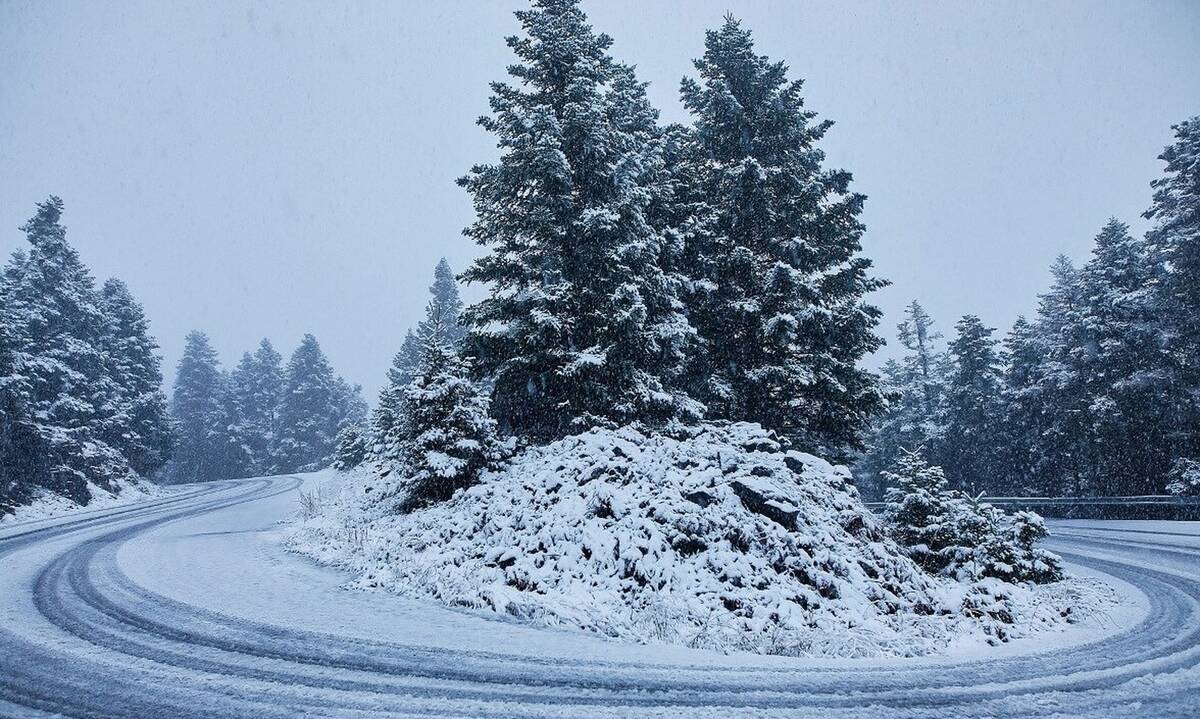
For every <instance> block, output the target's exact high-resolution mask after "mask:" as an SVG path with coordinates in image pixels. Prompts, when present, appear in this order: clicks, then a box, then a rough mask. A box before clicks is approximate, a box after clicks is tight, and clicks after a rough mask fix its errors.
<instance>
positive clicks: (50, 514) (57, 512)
mask: <svg viewBox="0 0 1200 719" xmlns="http://www.w3.org/2000/svg"><path fill="white" fill-rule="evenodd" d="M87 489H88V494H89V495H90V496H91V500H90V501H88V503H87V504H76V503H75V501H74V500H72V499H70V498H68V497H64V496H62V495H61V494H55V493H54V492H51V491H50V490H48V489H45V488H41V487H39V488H37V490H36V493H35V495H34V498H33V501H32V502H30V503H29V504H26V505H22V506H20V507H17V508H16V509H15V510H14V511H13V512H12V513H11V514H7V515H0V527H9V526H13V525H16V524H24V523H26V522H37V521H41V520H43V519H54V518H56V517H64V516H68V515H72V514H78V513H80V512H91V511H96V510H100V509H111V508H113V507H120V506H124V505H126V504H133V503H135V502H140V501H142V500H145V499H150V498H151V497H157V496H159V495H160V494H161V493H162V489H161V488H160V487H159V486H158V485H156V484H154V483H153V482H149V481H141V482H122V483H121V485H120V491H119V492H118V493H114V492H110V491H108V490H106V489H104V488H102V487H100V486H98V485H95V484H92V483H90V482H89V483H88V485H87Z"/></svg>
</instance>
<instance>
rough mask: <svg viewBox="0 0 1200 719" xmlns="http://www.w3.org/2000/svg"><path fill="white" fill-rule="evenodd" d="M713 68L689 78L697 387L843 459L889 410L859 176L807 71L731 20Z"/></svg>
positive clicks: (725, 406) (714, 412)
mask: <svg viewBox="0 0 1200 719" xmlns="http://www.w3.org/2000/svg"><path fill="white" fill-rule="evenodd" d="M695 65H696V69H697V71H698V73H699V79H698V80H693V79H685V80H684V81H683V83H682V90H681V94H682V98H683V103H684V106H685V107H686V108H687V109H688V110H689V111H690V112H691V113H692V116H693V118H694V125H695V129H694V133H693V138H692V145H693V147H692V150H691V152H690V153H689V154H690V164H691V167H690V170H689V171H688V172H686V173H684V175H683V176H684V177H685V178H686V179H687V182H688V185H689V186H688V187H687V190H686V197H685V199H683V200H682V201H683V202H684V203H685V204H687V205H690V206H691V207H692V212H693V215H694V218H695V220H694V226H693V227H692V228H691V230H690V232H689V234H688V237H689V243H690V247H689V249H688V250H687V253H686V255H687V258H688V260H689V274H690V275H691V276H692V277H693V279H694V284H693V287H694V288H695V290H696V291H694V292H693V293H691V298H690V305H691V313H690V316H691V318H692V321H693V323H694V324H695V325H696V327H697V329H698V330H699V333H700V336H701V337H702V339H703V341H704V348H703V350H702V351H701V352H699V353H697V355H696V357H697V360H698V362H697V366H696V367H695V368H694V369H693V377H695V378H696V379H697V380H698V381H699V382H701V383H702V386H700V387H698V388H696V390H695V392H696V394H697V395H698V396H699V397H700V398H701V399H702V401H704V402H705V403H706V404H707V405H708V409H709V415H710V416H712V417H717V418H724V419H731V420H747V421H753V422H759V423H761V424H763V425H764V426H766V427H769V428H772V429H776V430H780V431H782V432H784V433H786V434H787V435H790V436H792V437H794V438H795V439H796V440H798V442H799V445H800V446H801V447H803V448H805V449H807V450H809V451H817V452H821V453H824V454H826V455H831V456H841V455H843V454H844V450H845V449H846V448H848V447H854V446H857V444H858V441H857V436H858V434H859V432H860V431H861V430H863V429H865V427H866V426H867V424H868V422H869V420H870V418H871V417H872V415H874V414H875V413H876V412H877V411H879V410H880V409H882V407H883V404H884V396H883V392H882V391H881V389H880V387H879V381H878V378H877V377H875V376H874V375H873V374H871V373H869V372H867V371H865V370H863V369H862V368H860V367H858V360H859V359H861V358H862V357H864V356H865V355H867V354H869V353H870V352H872V351H874V350H875V349H877V348H878V347H879V346H880V345H881V344H882V341H881V339H880V338H879V337H877V336H876V335H875V334H874V328H875V326H876V325H877V323H878V318H879V316H880V313H879V310H878V309H876V308H875V307H873V306H871V305H869V304H866V303H865V302H864V299H863V298H864V297H865V295H866V294H867V293H868V292H871V291H873V290H875V289H877V288H879V287H881V286H882V285H883V284H884V283H883V282H881V281H879V280H876V279H873V278H871V277H869V276H868V274H867V272H868V269H869V268H870V262H869V261H868V260H867V259H865V258H863V257H862V256H861V255H860V250H861V248H860V238H861V236H862V232H863V226H862V223H861V222H860V221H859V219H858V216H859V214H860V213H861V210H862V205H863V201H864V197H863V196H862V195H860V194H857V193H852V192H850V191H849V185H850V179H851V177H850V174H849V173H848V172H845V171H841V170H828V169H824V168H823V167H822V164H823V162H824V153H823V152H822V151H821V150H820V149H818V148H817V146H816V143H817V141H819V140H820V139H821V138H822V136H824V134H825V132H826V131H827V130H828V128H829V127H830V125H831V123H830V122H828V121H825V122H815V121H814V120H815V113H812V112H810V111H808V110H806V109H805V108H804V100H803V96H802V94H801V82H800V81H798V80H796V81H789V80H788V79H787V67H786V66H785V65H784V64H783V63H773V62H770V61H769V60H768V58H766V57H763V56H760V55H756V54H755V52H754V44H753V41H752V38H751V35H750V33H749V31H747V30H744V29H742V27H741V26H740V24H739V23H738V21H737V20H735V19H733V18H732V17H727V18H726V21H725V24H724V25H723V26H722V27H721V28H720V29H719V30H714V31H709V32H708V34H707V37H706V41H705V52H704V56H703V57H702V58H701V59H700V60H697V61H696V63H695Z"/></svg>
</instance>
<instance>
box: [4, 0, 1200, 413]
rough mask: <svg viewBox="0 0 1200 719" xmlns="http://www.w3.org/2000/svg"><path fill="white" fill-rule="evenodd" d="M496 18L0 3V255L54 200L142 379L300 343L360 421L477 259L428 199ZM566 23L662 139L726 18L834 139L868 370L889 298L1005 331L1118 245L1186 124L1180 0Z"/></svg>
mask: <svg viewBox="0 0 1200 719" xmlns="http://www.w3.org/2000/svg"><path fill="white" fill-rule="evenodd" d="M517 7H520V3H519V2H518V1H517V0H502V1H501V2H486V3H485V2H470V3H466V2H463V3H452V2H422V3H398V2H381V3H366V2H355V3H345V4H332V3H310V2H278V3H262V2H256V3H253V4H252V6H251V5H244V4H240V3H237V4H225V3H219V2H195V3H184V2H174V1H169V2H161V1H160V0H153V1H147V2H142V1H137V0H126V1H123V2H120V3H104V2H83V1H82V0H81V1H77V2H69V3H68V2H43V1H39V2H12V1H11V0H0V251H2V252H3V253H4V255H5V256H6V255H7V254H8V253H9V252H10V251H11V250H13V249H15V248H17V247H19V246H21V245H22V244H23V236H22V234H21V233H19V232H18V231H17V229H16V228H17V227H18V226H19V225H21V224H22V223H23V222H24V221H25V220H26V219H27V218H28V217H29V216H30V215H32V214H33V211H34V204H35V203H36V202H37V201H39V200H42V199H44V198H45V197H46V196H47V195H49V194H52V193H53V194H58V195H60V196H61V197H62V198H63V200H64V201H65V203H66V214H65V223H66V224H67V226H68V237H69V239H70V240H71V241H72V242H73V243H74V244H75V246H76V247H78V248H79V250H80V252H81V253H82V255H83V258H84V261H85V262H87V264H88V265H89V266H91V267H92V269H93V270H94V272H95V274H96V275H97V277H98V278H99V279H103V278H105V277H108V276H114V275H115V276H118V277H120V278H122V279H124V280H125V281H126V282H128V284H129V285H130V287H131V288H132V290H133V292H134V293H135V294H136V296H137V297H138V298H140V299H141V300H142V302H143V303H144V304H145V306H146V311H147V313H148V314H149V317H150V320H151V323H152V328H153V331H154V333H155V334H156V336H157V337H158V339H159V341H160V343H161V344H162V347H163V354H164V357H165V359H166V362H167V366H166V369H167V373H168V375H172V374H173V373H174V365H175V363H176V362H177V360H178V357H179V352H180V349H181V346H182V340H183V336H184V334H185V333H186V332H187V331H188V330H190V329H192V328H200V329H203V330H205V331H207V332H208V333H209V334H210V335H211V336H212V338H213V340H214V342H215V344H216V346H217V348H218V349H219V351H220V352H221V355H222V358H223V360H224V361H225V362H226V363H227V364H228V363H233V362H236V359H237V357H238V356H239V355H240V353H241V352H242V350H244V349H247V348H251V347H253V346H254V345H255V344H256V343H257V341H258V339H259V338H260V337H262V336H264V335H265V336H268V337H270V338H271V339H272V340H273V341H275V343H276V345H277V346H278V347H279V348H280V350H281V351H283V352H284V353H285V354H287V353H289V352H290V351H291V349H292V348H293V347H294V346H295V345H296V344H297V343H298V341H299V339H300V336H301V335H302V334H303V333H304V332H313V333H314V334H316V335H317V337H318V338H319V339H320V341H321V343H322V345H323V347H324V348H325V350H326V352H327V354H328V355H329V356H330V359H331V360H332V362H333V363H334V365H335V367H336V368H337V369H338V371H340V372H341V373H343V374H345V375H346V377H347V378H348V379H350V380H352V381H355V382H361V383H362V384H363V385H364V386H365V388H366V389H367V391H368V394H369V396H370V398H371V399H374V394H375V392H376V390H377V389H378V387H379V386H380V385H381V384H382V381H383V379H384V371H385V369H386V367H387V365H388V362H389V361H390V358H391V356H392V354H393V353H394V352H395V351H396V349H397V348H398V347H399V344H400V340H401V338H402V336H403V333H404V330H405V329H406V328H407V327H408V326H409V325H411V324H413V323H414V322H415V321H416V320H417V319H418V317H419V314H420V313H421V311H422V307H423V304H424V301H425V296H426V287H427V286H428V284H429V282H430V279H431V275H432V270H433V266H434V264H435V263H436V261H437V259H438V258H439V257H441V256H445V257H447V258H448V259H449V260H450V262H451V264H452V265H453V266H454V268H455V269H456V270H457V269H461V268H462V267H463V266H464V265H465V264H466V263H467V262H468V261H469V260H470V259H471V258H472V257H473V256H475V254H476V252H477V248H476V247H475V246H474V245H473V244H471V243H470V242H469V241H467V240H466V239H465V238H463V237H462V236H461V230H462V228H463V227H464V226H465V225H466V224H467V223H468V222H469V221H470V219H471V207H470V203H469V201H468V198H467V196H466V193H464V192H463V191H462V190H461V189H460V188H458V187H457V186H456V185H455V184H454V179H455V178H456V177H458V176H459V175H461V174H463V173H464V172H465V171H466V170H467V169H468V168H469V167H470V166H471V165H472V164H473V163H476V162H480V161H486V160H488V159H490V158H491V157H492V156H493V155H494V150H493V146H494V143H493V141H492V138H491V137H490V136H488V135H487V134H486V133H485V132H484V131H483V130H482V129H481V128H478V127H476V126H475V124H474V121H475V119H476V117H477V116H478V115H480V114H481V113H483V112H485V111H486V109H487V97H488V82H489V81H492V80H497V79H502V78H503V77H504V67H505V65H506V64H507V63H509V62H510V61H511V60H512V56H511V54H510V52H509V50H508V49H507V47H506V46H505V44H504V40H503V38H504V36H505V35H508V34H511V33H512V32H514V31H515V30H516V28H517V24H516V21H515V19H514V18H513V17H512V15H511V11H512V10H513V9H516V8H517ZM584 7H585V9H586V10H587V11H588V12H589V14H590V16H591V19H592V22H593V24H594V26H595V27H596V28H597V29H599V30H602V31H604V32H607V33H609V34H610V35H612V36H614V37H615V38H616V44H615V46H614V53H615V55H616V56H617V57H618V59H620V60H622V61H626V62H631V63H635V64H636V65H637V66H638V68H639V72H640V74H641V77H642V78H643V79H644V80H648V81H650V82H651V83H652V85H651V96H652V98H653V100H654V101H655V102H656V104H657V105H658V106H659V108H660V109H661V110H662V113H663V117H664V119H667V120H682V119H685V118H684V115H683V113H682V110H681V108H680V105H679V101H678V94H677V92H678V86H679V80H680V78H681V77H682V76H683V75H684V74H686V73H689V72H690V71H691V69H692V68H691V63H690V60H691V59H692V58H694V57H697V56H698V55H700V54H701V52H702V44H703V37H704V35H703V33H704V29H705V28H708V27H713V26H715V25H717V24H719V23H720V22H721V18H722V16H723V15H724V14H725V12H727V11H729V12H732V13H734V14H735V15H737V16H739V17H741V18H742V19H743V20H744V22H745V24H746V25H747V26H748V27H749V28H751V29H752V30H754V32H755V35H756V38H757V41H758V49H759V51H760V52H762V53H765V54H767V55H770V56H771V57H772V58H775V59H782V60H785V61H787V63H788V64H789V65H790V67H791V69H792V73H793V75H794V76H798V77H803V78H805V81H806V88H807V98H808V105H809V107H811V108H812V109H814V110H816V111H817V112H818V113H820V114H821V116H822V117H824V118H829V119H832V120H834V121H835V122H836V123H837V124H836V125H835V126H834V128H833V129H832V130H831V131H830V133H829V134H828V136H827V138H826V140H825V142H824V144H823V147H824V149H825V150H826V151H827V153H828V156H829V159H830V161H831V164H832V165H835V166H840V167H844V168H845V169H848V170H850V171H851V172H853V174H854V177H855V183H854V187H855V189H856V190H858V191H859V192H863V193H865V194H866V195H867V196H868V201H867V205H866V212H865V222H866V225H867V235H866V239H865V245H866V253H867V255H868V256H869V257H871V258H872V259H873V260H874V261H875V262H876V266H877V270H878V273H879V275H881V276H883V277H886V278H887V279H889V280H891V281H892V283H893V284H892V286H891V287H889V288H888V289H886V290H884V291H882V292H879V293H878V294H877V295H875V298H874V299H875V301H876V302H877V303H878V304H879V305H880V306H881V307H882V308H883V309H884V311H885V313H886V316H885V320H884V325H883V327H882V330H883V332H884V334H885V335H886V336H887V338H888V339H889V341H890V342H891V344H892V349H894V345H895V342H894V334H895V333H894V325H895V323H896V322H897V320H898V314H899V311H900V309H901V308H902V307H903V305H904V304H906V303H907V302H908V301H910V300H911V299H913V298H919V299H920V300H921V301H922V302H923V303H924V304H926V306H927V307H928V309H929V310H930V311H931V312H932V314H933V315H934V317H935V319H936V320H937V321H938V322H939V323H940V325H941V327H942V329H943V330H948V329H949V328H950V327H951V326H952V324H953V322H954V320H955V318H956V317H957V316H959V315H961V314H963V313H968V312H969V313H975V314H979V315H981V316H982V317H983V318H984V320H985V321H986V322H987V323H989V324H991V325H994V326H999V327H1000V328H1001V330H1003V329H1004V328H1005V327H1006V326H1007V325H1009V324H1010V323H1011V322H1012V320H1013V319H1014V318H1015V317H1016V316H1017V315H1018V314H1020V313H1028V312H1030V311H1031V310H1032V309H1033V308H1034V307H1035V305H1036V294H1037V293H1038V292H1039V291H1041V290H1043V289H1044V287H1045V285H1046V282H1047V273H1046V267H1047V266H1048V265H1049V263H1050V261H1051V260H1052V259H1053V258H1054V256H1055V255H1057V254H1059V253H1065V254H1067V255H1069V256H1071V257H1073V258H1077V259H1084V258H1086V256H1087V253H1088V250H1089V246H1090V242H1091V239H1092V237H1093V236H1094V235H1095V234H1096V232H1097V231H1098V230H1099V229H1100V227H1101V225H1103V224H1104V222H1105V220H1106V219H1107V218H1108V217H1109V216H1113V215H1115V216H1117V217H1119V218H1121V219H1123V220H1126V221H1128V222H1130V223H1131V224H1132V225H1133V226H1134V227H1135V229H1138V230H1139V231H1140V230H1142V229H1144V227H1145V224H1144V223H1143V221H1141V220H1140V218H1139V214H1140V212H1141V211H1142V210H1144V209H1145V208H1146V206H1147V205H1148V204H1149V200H1150V189H1149V182H1150V180H1152V179H1154V178H1155V177H1157V176H1158V175H1159V174H1160V172H1161V167H1162V163H1161V162H1159V161H1158V160H1156V159H1155V158H1156V156H1157V155H1158V153H1159V152H1160V151H1161V149H1162V147H1163V146H1164V145H1166V144H1167V143H1168V142H1169V141H1170V139H1171V131H1170V125H1171V124H1172V123H1174V122H1178V121H1180V120H1183V119H1184V118H1186V117H1188V116H1189V115H1192V114H1196V113H1200V79H1198V78H1200V3H1197V2H1192V1H1189V0H1180V1H1178V2H1134V1H1133V0H1128V1H1120V2H1089V3H1077V2H1062V1H1058V2H1050V3H1044V2H1028V3H1015V2H990V3H975V2H971V3H964V2H948V3H878V4H877V3H845V2H759V1H757V0H719V1H716V2H714V1H710V0H702V1H697V0H688V2H675V3H666V2H662V3H654V2H646V1H645V0H640V1H624V0H623V1H614V0H603V2H601V1H600V0H592V2H586V3H585V6H584ZM478 295H479V290H478V289H474V290H472V289H468V290H467V296H468V298H470V297H477V296H478ZM885 352H887V350H885ZM876 361H878V360H877V359H876Z"/></svg>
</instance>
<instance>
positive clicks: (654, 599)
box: [288, 424, 1075, 656]
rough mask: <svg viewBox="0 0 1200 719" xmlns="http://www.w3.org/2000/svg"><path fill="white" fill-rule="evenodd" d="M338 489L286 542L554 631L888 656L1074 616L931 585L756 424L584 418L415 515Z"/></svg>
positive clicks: (366, 482)
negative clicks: (1026, 621)
mask: <svg viewBox="0 0 1200 719" xmlns="http://www.w3.org/2000/svg"><path fill="white" fill-rule="evenodd" d="M346 482H347V483H346V484H344V485H343V491H344V493H345V494H343V496H341V497H340V498H339V497H325V498H323V499H319V500H318V502H317V504H318V505H319V506H317V508H316V510H315V511H311V512H308V513H307V516H306V517H305V518H304V520H303V522H302V523H299V524H297V526H296V527H295V528H294V529H293V531H292V532H291V534H290V537H289V539H288V542H289V545H290V546H291V547H292V548H294V549H296V550H298V551H301V552H304V553H306V554H310V555H313V556H315V557H317V558H318V559H319V560H322V561H325V562H327V563H332V564H338V565H341V566H344V567H347V568H350V569H352V570H354V571H355V572H356V573H357V575H358V577H359V579H358V580H357V585H358V586H361V587H375V588H384V589H388V590H391V591H396V592H399V593H402V594H406V595H409V596H414V597H425V598H429V597H432V598H436V599H438V600H440V601H442V602H444V603H446V604H449V605H452V606H459V607H471V608H479V609H484V610H488V611H491V612H495V613H499V614H503V615H508V616H512V617H516V618H518V619H521V620H525V621H531V622H534V623H539V624H543V625H548V626H560V627H569V628H579V629H585V630H589V631H593V632H598V633H601V634H604V635H608V636H612V637H619V638H622V639H628V640H633V641H641V642H646V641H650V642H667V643H672V644H682V645H687V646H692V647H697V648H707V649H715V650H719V651H750V652H756V653H771V654H788V655H803V656H884V655H917V654H928V653H931V652H935V651H939V650H941V649H943V648H945V647H946V646H947V645H948V644H950V643H951V642H961V640H962V639H961V638H962V637H963V636H964V635H974V636H976V637H978V638H980V639H981V640H983V641H989V642H991V643H995V642H997V641H1002V640H1006V639H1008V638H1011V637H1014V636H1019V635H1020V634H1021V632H1020V631H1019V628H1018V627H1014V626H1012V625H1013V624H1014V623H1016V624H1017V625H1019V624H1020V623H1021V618H1022V617H1023V616H1024V615H1025V614H1027V610H1026V608H1027V607H1036V611H1037V613H1038V616H1039V617H1043V616H1051V617H1053V616H1056V614H1055V613H1056V612H1057V613H1058V614H1057V616H1061V617H1063V621H1064V622H1066V621H1074V620H1075V618H1074V617H1071V618H1070V619H1068V617H1069V616H1070V607H1067V606H1065V605H1064V606H1062V607H1058V606H1057V604H1055V605H1053V606H1049V608H1048V605H1047V602H1046V599H1045V597H1046V596H1048V595H1046V593H1045V592H1043V593H1042V594H1041V595H1036V596H1035V595H1034V594H1031V593H1030V590H1029V589H1028V588H1024V587H1017V586H1013V585H1007V584H1003V583H998V582H990V583H979V584H975V585H971V584H963V583H959V582H954V581H952V580H944V579H939V578H935V577H931V576H930V575H928V574H927V573H925V572H923V571H922V570H921V569H920V568H919V567H918V566H917V565H916V564H914V563H913V562H912V561H911V560H910V559H908V558H907V557H906V556H905V555H904V553H903V552H902V551H901V549H900V548H899V547H898V546H897V545H896V544H895V543H894V542H893V541H892V540H890V539H888V538H887V537H885V536H884V533H883V529H882V526H881V523H880V520H879V519H878V518H876V517H875V515H873V514H872V513H871V512H870V511H869V510H868V509H866V508H865V507H864V506H863V505H862V503H861V501H860V500H859V497H858V493H857V491H856V490H855V488H854V487H853V485H852V484H851V483H850V475H849V472H848V471H847V470H846V469H845V468H844V467H835V466H833V465H830V464H829V463H828V462H825V461H824V460H821V459H819V458H817V457H814V456H811V455H808V454H803V453H800V452H796V451H792V450H789V449H787V448H786V447H785V446H783V443H782V442H781V441H780V440H779V439H778V438H776V437H775V436H774V435H772V434H771V433H768V432H767V431H765V430H763V429H762V428H761V427H759V426H758V425H752V424H729V425H715V424H714V425H703V426H701V427H699V428H695V429H693V430H689V431H688V432H687V433H686V434H684V435H674V436H663V435H657V434H647V433H643V432H641V431H638V430H637V429H633V428H629V427H626V428H622V429H616V430H608V429H597V430H593V431H590V432H588V433H586V434H582V435H577V436H573V437H568V438H565V439H562V440H559V441H557V442H554V443H552V444H549V445H546V446H544V447H537V448H532V449H528V450H526V451H525V452H523V453H521V454H519V455H518V456H517V457H515V458H514V459H513V461H512V462H511V463H510V465H509V466H508V467H507V468H506V469H505V470H504V471H501V472H495V473H490V474H485V475H484V476H483V478H482V480H481V482H480V483H479V484H477V485H475V486H473V487H470V488H468V489H465V490H462V491H460V492H458V493H456V494H455V495H454V496H453V498H451V499H450V500H449V501H446V502H444V503H441V504H438V505H435V506H432V507H429V508H427V509H423V510H420V511H417V512H414V513H412V514H403V515H401V514H394V513H392V512H390V511H389V510H388V507H389V506H390V505H389V503H388V502H386V501H383V502H381V501H379V500H378V499H377V498H378V497H379V496H380V494H381V490H382V487H381V482H380V481H379V479H378V474H375V473H372V472H370V471H366V472H361V473H359V474H356V475H351V477H350V478H349V479H348V480H346ZM1060 609H1061V610H1063V611H1061V612H1060V611H1059V610H1060ZM1054 621H1056V620H1053V619H1051V620H1043V619H1039V620H1038V624H1039V625H1049V624H1053V623H1054Z"/></svg>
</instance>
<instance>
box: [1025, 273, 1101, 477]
mask: <svg viewBox="0 0 1200 719" xmlns="http://www.w3.org/2000/svg"><path fill="white" fill-rule="evenodd" d="M1050 274H1051V275H1052V277H1053V283H1052V284H1051V286H1050V290H1049V291H1048V292H1046V293H1045V294H1043V295H1041V296H1040V297H1039V301H1038V318H1037V323H1036V325H1035V327H1036V335H1037V347H1038V351H1039V352H1040V353H1041V356H1042V361H1041V362H1040V363H1039V369H1038V375H1039V376H1038V385H1037V388H1036V391H1035V392H1030V393H1029V394H1028V396H1027V398H1026V399H1027V400H1028V401H1029V402H1030V403H1031V404H1032V405H1033V406H1034V407H1037V408H1039V410H1040V411H1041V412H1042V413H1043V419H1044V421H1043V426H1042V428H1041V429H1042V432H1041V435H1040V436H1039V437H1038V447H1039V449H1038V452H1037V458H1036V462H1035V464H1034V468H1033V475H1032V477H1031V478H1030V485H1031V487H1032V488H1033V489H1034V490H1035V491H1036V492H1037V493H1038V494H1041V495H1045V496H1062V495H1072V496H1073V495H1079V494H1083V493H1086V492H1089V491H1092V490H1091V487H1090V484H1091V483H1090V467H1091V466H1092V462H1091V456H1090V454H1091V447H1090V442H1089V441H1088V429H1087V428H1088V425H1089V421H1088V396H1087V390H1086V387H1085V385H1084V381H1083V380H1084V378H1083V376H1082V374H1081V372H1080V367H1081V343H1080V342H1079V338H1078V331H1079V328H1080V327H1081V326H1082V323H1081V321H1080V317H1081V314H1082V313H1083V311H1084V297H1083V288H1082V284H1081V282H1080V279H1079V270H1077V269H1076V268H1075V266H1074V265H1073V264H1072V263H1071V261H1070V260H1069V259H1067V258H1066V257H1063V256H1060V257H1058V258H1057V259H1056V260H1055V261H1054V264H1053V265H1051V267H1050Z"/></svg>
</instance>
